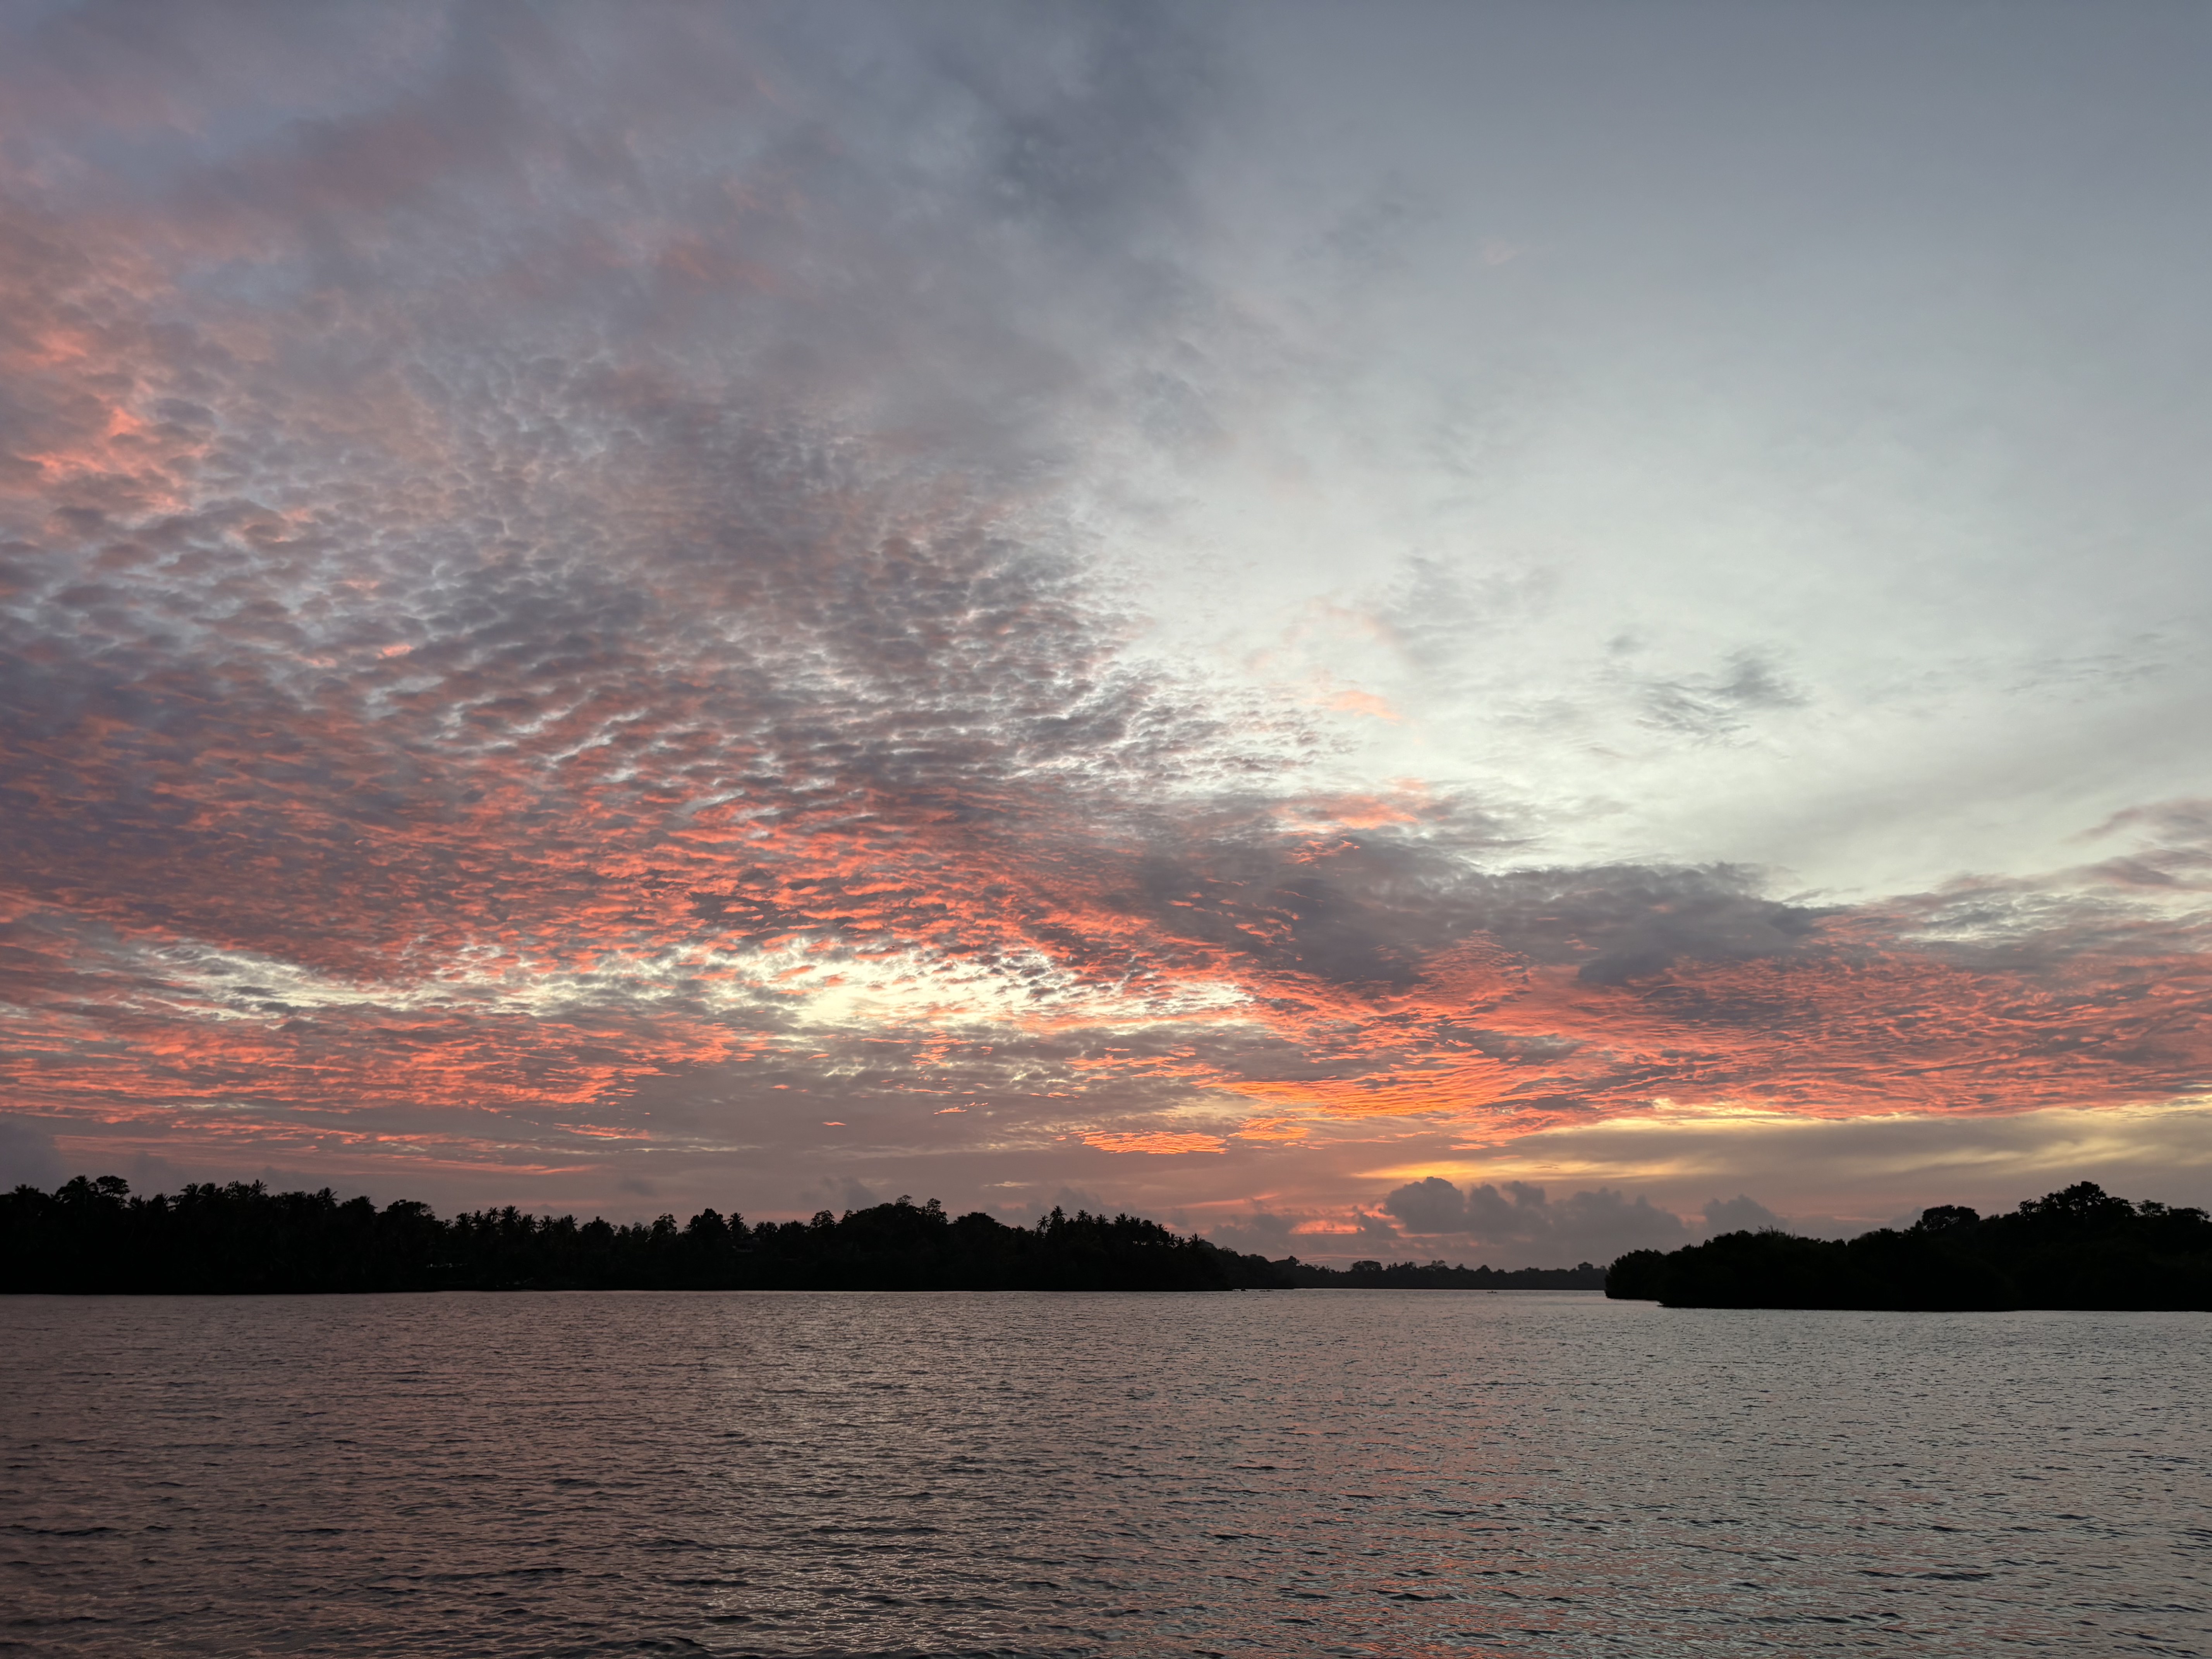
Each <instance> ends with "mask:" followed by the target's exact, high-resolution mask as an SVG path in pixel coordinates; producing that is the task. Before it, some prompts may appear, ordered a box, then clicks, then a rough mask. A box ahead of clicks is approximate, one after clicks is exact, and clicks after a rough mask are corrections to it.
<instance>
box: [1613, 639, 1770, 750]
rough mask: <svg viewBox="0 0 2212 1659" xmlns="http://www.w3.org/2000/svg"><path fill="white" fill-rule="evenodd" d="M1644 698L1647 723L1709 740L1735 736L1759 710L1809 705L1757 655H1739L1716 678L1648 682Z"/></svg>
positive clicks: (1700, 677) (1714, 676) (1740, 653)
mask: <svg viewBox="0 0 2212 1659" xmlns="http://www.w3.org/2000/svg"><path fill="white" fill-rule="evenodd" d="M1641 696H1642V700H1643V703H1644V719H1645V720H1646V722H1647V723H1648V724H1650V725H1652V726H1658V727H1661V728H1663V729H1664V730H1667V731H1670V732H1679V733H1680V734H1681V735H1682V736H1684V737H1689V738H1699V739H1701V740H1705V741H1716V740H1718V739H1722V738H1732V737H1734V736H1735V735H1736V734H1737V733H1739V732H1741V731H1742V730H1743V729H1744V727H1745V726H1746V725H1747V722H1748V720H1749V719H1750V716H1751V715H1752V714H1753V713H1754V712H1755V711H1758V710H1762V709H1775V708H1799V707H1802V705H1803V703H1804V702H1805V701H1806V698H1805V694H1804V693H1803V692H1802V690H1799V689H1798V688H1797V687H1796V686H1795V685H1793V684H1791V683H1790V681H1789V680H1788V679H1786V678H1784V676H1783V674H1782V672H1781V671H1780V670H1779V669H1778V667H1777V666H1776V665H1774V664H1773V663H1772V662H1771V661H1770V660H1769V659H1767V658H1766V657H1765V656H1764V655H1763V654H1761V653H1759V652H1756V651H1739V652H1737V653H1735V655H1733V656H1731V657H1730V658H1729V659H1728V661H1727V663H1726V664H1725V665H1723V668H1722V670H1721V671H1718V672H1716V673H1711V674H1704V675H1693V676H1690V677H1688V678H1681V679H1671V680H1651V681H1648V682H1646V683H1645V684H1644V687H1643V690H1642V693H1641Z"/></svg>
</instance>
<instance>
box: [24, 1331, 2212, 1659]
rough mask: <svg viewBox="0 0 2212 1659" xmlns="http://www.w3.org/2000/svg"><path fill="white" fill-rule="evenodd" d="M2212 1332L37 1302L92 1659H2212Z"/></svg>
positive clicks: (41, 1502)
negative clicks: (1609, 1658) (1508, 1658)
mask: <svg viewBox="0 0 2212 1659" xmlns="http://www.w3.org/2000/svg"><path fill="white" fill-rule="evenodd" d="M2208 1335H2212V1318H2207V1317H2205V1316H2196V1315H2172V1314H2164V1315H2155V1314H2118V1315H2101V1314H2020V1315H1988V1314H1983V1315H1959V1316H1943V1315H1936V1316H1897V1315H1861V1314H1840V1315H1838V1314H1827V1315H1817V1314H1777V1313H1718V1312H1713V1313H1700V1312H1668V1311H1662V1310H1659V1309H1656V1308H1653V1307H1650V1306H1648V1305H1644V1304H1616V1303H1607V1302H1605V1301H1603V1300H1602V1299H1601V1298H1599V1297H1595V1296H1591V1295H1587V1294H1584V1295H1575V1294H1558V1295H1545V1294H1528V1293H1523V1294H1512V1293H1507V1294H1504V1295H1480V1294H1455V1293H1449V1292H1420V1291H1407V1292H1390V1291H1365V1292H1330V1291H1297V1292H1294V1293H1290V1294H1279V1295H1273V1296H1268V1295H1242V1296H1212V1297H1207V1296H1188V1297H1135V1296H1130V1297H1121V1296H1091V1297H1057V1296H995V1297H994V1296H915V1297H895V1296H883V1297H873V1296H845V1297H829V1296H823V1297H815V1296H776V1295H745V1294H739V1295H728V1296H715V1295H696V1296H684V1295H669V1296H660V1295H596V1296H595V1295H572V1296H537V1295H512V1296H443V1297H435V1296H419V1297H298V1298H289V1297H287V1298H275V1297H272V1298H265V1299H222V1300H187V1299H149V1300H125V1299H114V1300H94V1299H50V1298H29V1297H15V1298H4V1299H0V1526H4V1532H3V1533H0V1556H4V1560H0V1645H6V1646H9V1647H10V1648H11V1649H12V1650H15V1651H35V1652H38V1653H41V1654H46V1653H52V1654H72V1653H98V1654H163V1653H225V1654H257V1653H339V1654H400V1655H406V1654H428V1655H445V1654H454V1655H459V1654H471V1655H474V1654H567V1653H577V1654H584V1653H592V1654H596V1653H611V1652H632V1653H635V1652H645V1653H712V1654H775V1655H784V1654H890V1653H928V1654H952V1653H994V1654H1022V1655H1032V1654H1034V1655H1044V1654H1095V1653H1115V1654H1156V1653H1157V1654H1205V1653H1255V1654H1293V1655H1295V1654H1321V1653H1344V1654H1405V1655H1428V1654H1445V1653H1451V1654H1489V1653H1513V1654H1521V1653H1532V1654H1599V1653H1602V1654H1623V1655H1637V1656H1656V1655H1671V1654H1736V1653H1743V1654H1754V1653H1756V1654H1818V1653H1851V1654H1858V1653H1880V1654H1887V1653H1899V1654H1905V1653H1911V1654H1972V1655H1987V1654H2011V1653H2028V1652H2036V1653H2051V1652H2058V1653H2086V1654H2132V1653H2143V1654H2197V1653H2207V1652H2212V1613H2208V1611H2207V1608H2208V1605H2212V1504H2208V1501H2207V1500H2208V1498H2212V1488H2208V1484H2207V1480H2206V1456H2207V1453H2208V1451H2212V1443H2208V1434H2207V1431H2208V1407H2207V1399H2208V1393H2212V1390H2208V1387H2207V1379H2206V1376H2205V1375H2204V1372H2203V1360H2204V1358H2205V1355H2206V1339H2207V1337H2208Z"/></svg>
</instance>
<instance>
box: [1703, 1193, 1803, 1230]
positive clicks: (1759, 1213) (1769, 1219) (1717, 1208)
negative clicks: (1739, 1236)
mask: <svg viewBox="0 0 2212 1659" xmlns="http://www.w3.org/2000/svg"><path fill="white" fill-rule="evenodd" d="M1782 1226H1784V1222H1783V1219H1782V1218H1781V1217H1780V1216H1778V1215H1777V1214H1775V1213H1774V1212H1773V1211H1771V1210H1770V1209H1768V1208H1767V1207H1766V1206H1765V1205H1764V1204H1761V1203H1760V1202H1759V1200H1757V1199H1755V1198H1749V1197H1747V1196H1745V1195H1744V1194H1741V1193H1739V1194H1737V1195H1736V1196H1735V1197H1734V1198H1716V1199H1710V1200H1706V1203H1705V1231H1707V1232H1708V1233H1714V1234H1718V1233H1738V1232H1746V1233H1756V1232H1764V1231H1767V1230H1768V1229H1770V1228H1779V1227H1782Z"/></svg>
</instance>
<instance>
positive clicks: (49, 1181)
mask: <svg viewBox="0 0 2212 1659" xmlns="http://www.w3.org/2000/svg"><path fill="white" fill-rule="evenodd" d="M69 1174H70V1171H69V1170H66V1169H65V1168H64V1164H63V1162H62V1158H61V1154H60V1152H58V1151H57V1150H56V1148H55V1146H54V1138H53V1136H52V1133H50V1132H48V1131H47V1130H46V1128H45V1127H43V1126H41V1125H40V1124H39V1123H37V1122H34V1121H31V1120H28V1119H25V1118H19V1117H0V1191H5V1190H7V1189H9V1188H15V1187H19V1186H32V1187H41V1188H52V1187H56V1186H58V1185H60V1183H61V1182H63V1181H64V1180H65V1179H66V1178H67V1177H68V1175H69Z"/></svg>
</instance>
